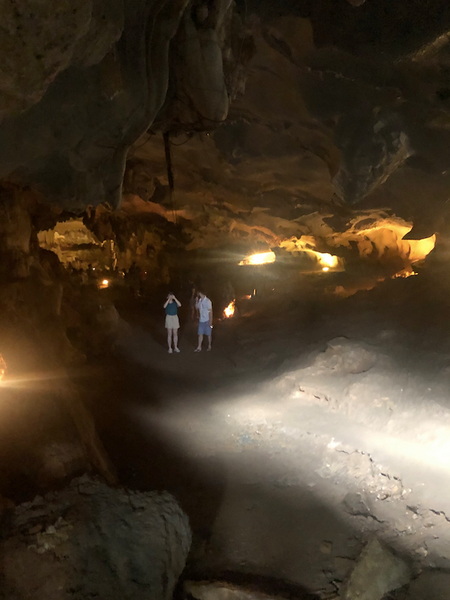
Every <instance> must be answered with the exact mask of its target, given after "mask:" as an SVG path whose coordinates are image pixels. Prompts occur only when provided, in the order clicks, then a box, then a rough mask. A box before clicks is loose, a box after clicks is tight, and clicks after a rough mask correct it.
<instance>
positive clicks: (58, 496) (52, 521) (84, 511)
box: [0, 476, 191, 600]
mask: <svg viewBox="0 0 450 600" xmlns="http://www.w3.org/2000/svg"><path fill="white" fill-rule="evenodd" d="M190 545H191V531H190V527H189V522H188V518H187V516H186V515H185V514H184V513H183V511H182V510H181V508H180V507H179V506H178V504H177V502H176V501H175V500H174V498H173V497H172V496H170V495H169V494H168V493H165V492H163V493H156V492H150V493H134V492H131V491H128V490H121V489H113V488H110V487H108V486H106V485H104V484H102V483H99V482H96V481H93V480H91V479H89V478H87V477H86V476H84V477H82V478H79V479H77V480H74V481H73V482H72V484H71V485H70V487H68V488H67V489H64V490H62V491H61V492H57V493H50V494H47V496H45V497H44V498H42V497H39V496H38V497H36V498H35V499H34V500H33V501H32V502H27V503H25V504H22V505H20V506H18V507H17V508H16V509H15V511H14V512H13V513H12V517H11V519H10V529H9V531H8V532H7V533H6V536H5V538H4V539H3V541H2V542H1V549H0V552H1V554H2V556H3V557H4V561H3V573H2V576H3V577H2V586H3V593H4V596H2V597H5V598H9V600H25V599H28V598H33V600H65V599H69V598H70V599H71V600H76V599H77V600H84V599H85V598H94V597H96V598H97V597H98V598H104V599H106V598H107V599H108V600H116V599H117V600H119V599H120V600H126V599H130V600H131V599H133V600H141V599H142V600H144V599H146V600H169V598H172V593H173V590H174V587H175V584H176V582H177V580H178V577H179V576H180V574H181V572H182V570H183V568H184V566H185V561H186V557H187V555H188V552H189V548H190Z"/></svg>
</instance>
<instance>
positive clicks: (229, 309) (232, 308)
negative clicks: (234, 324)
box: [223, 300, 236, 319]
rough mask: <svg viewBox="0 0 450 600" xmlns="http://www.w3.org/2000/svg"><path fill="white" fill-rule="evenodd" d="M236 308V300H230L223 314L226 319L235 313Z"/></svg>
mask: <svg viewBox="0 0 450 600" xmlns="http://www.w3.org/2000/svg"><path fill="white" fill-rule="evenodd" d="M235 310H236V300H233V301H232V302H230V304H229V305H228V306H227V307H226V309H225V310H224V311H223V315H224V317H225V318H226V319H229V318H230V317H232V316H233V315H234V311H235Z"/></svg>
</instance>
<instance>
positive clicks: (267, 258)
mask: <svg viewBox="0 0 450 600" xmlns="http://www.w3.org/2000/svg"><path fill="white" fill-rule="evenodd" d="M276 258H277V257H276V256H275V253H274V252H272V251H270V252H259V253H258V254H251V255H250V256H246V257H245V258H244V260H241V262H240V263H239V265H266V264H269V263H274V262H275V260H276Z"/></svg>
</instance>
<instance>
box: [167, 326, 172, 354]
mask: <svg viewBox="0 0 450 600" xmlns="http://www.w3.org/2000/svg"><path fill="white" fill-rule="evenodd" d="M172 333H173V329H168V330H167V345H168V346H169V352H172Z"/></svg>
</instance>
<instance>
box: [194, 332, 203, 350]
mask: <svg viewBox="0 0 450 600" xmlns="http://www.w3.org/2000/svg"><path fill="white" fill-rule="evenodd" d="M202 344H203V335H202V334H201V333H199V334H198V346H197V348H196V350H195V351H196V352H200V350H201V349H202Z"/></svg>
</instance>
